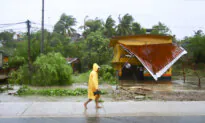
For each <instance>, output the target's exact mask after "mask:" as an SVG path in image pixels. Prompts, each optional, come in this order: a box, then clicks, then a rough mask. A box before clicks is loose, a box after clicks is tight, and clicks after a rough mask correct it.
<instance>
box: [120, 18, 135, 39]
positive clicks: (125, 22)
mask: <svg viewBox="0 0 205 123" xmlns="http://www.w3.org/2000/svg"><path fill="white" fill-rule="evenodd" d="M118 19H119V24H118V25H117V35H119V36H126V35H131V34H132V28H131V25H132V22H133V21H134V18H133V17H132V16H131V15H129V14H125V15H124V16H123V17H122V18H121V17H120V16H119V17H118Z"/></svg>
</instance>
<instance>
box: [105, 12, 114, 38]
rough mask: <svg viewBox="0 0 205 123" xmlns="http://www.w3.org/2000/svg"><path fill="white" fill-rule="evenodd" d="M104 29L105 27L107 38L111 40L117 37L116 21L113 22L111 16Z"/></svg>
mask: <svg viewBox="0 0 205 123" xmlns="http://www.w3.org/2000/svg"><path fill="white" fill-rule="evenodd" d="M104 27H105V31H104V34H105V36H107V37H108V38H110V37H112V36H113V35H115V28H114V27H115V20H113V19H112V17H111V16H109V17H108V18H107V20H106V22H105V25H104Z"/></svg>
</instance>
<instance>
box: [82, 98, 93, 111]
mask: <svg viewBox="0 0 205 123" xmlns="http://www.w3.org/2000/svg"><path fill="white" fill-rule="evenodd" d="M90 101H92V100H91V99H88V101H86V102H85V103H84V107H85V109H87V104H88V103H89V102H90Z"/></svg>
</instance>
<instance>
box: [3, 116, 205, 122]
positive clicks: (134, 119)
mask: <svg viewBox="0 0 205 123" xmlns="http://www.w3.org/2000/svg"><path fill="white" fill-rule="evenodd" d="M204 122H205V117H204V116H140V117H133V116H132V117H30V118H29V117H27V118H0V123H204Z"/></svg>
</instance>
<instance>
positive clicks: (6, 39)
mask: <svg viewBox="0 0 205 123" xmlns="http://www.w3.org/2000/svg"><path fill="white" fill-rule="evenodd" d="M14 34H15V33H14V32H13V31H12V30H11V31H4V32H1V33H0V41H1V42H2V43H3V44H4V45H5V46H7V47H11V46H12V41H13V36H14Z"/></svg>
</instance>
